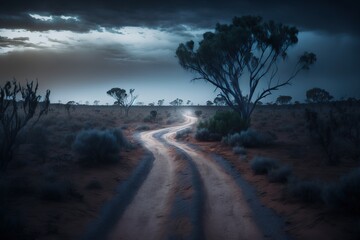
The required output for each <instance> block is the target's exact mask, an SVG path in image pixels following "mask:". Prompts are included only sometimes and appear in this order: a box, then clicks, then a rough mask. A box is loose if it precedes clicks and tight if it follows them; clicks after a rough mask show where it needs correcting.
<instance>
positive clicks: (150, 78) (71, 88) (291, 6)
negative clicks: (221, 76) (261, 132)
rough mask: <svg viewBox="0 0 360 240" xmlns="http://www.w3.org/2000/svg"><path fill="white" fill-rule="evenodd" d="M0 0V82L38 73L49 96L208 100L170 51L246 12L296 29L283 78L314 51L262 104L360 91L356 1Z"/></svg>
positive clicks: (208, 89) (206, 90)
mask: <svg viewBox="0 0 360 240" xmlns="http://www.w3.org/2000/svg"><path fill="white" fill-rule="evenodd" d="M0 1H1V4H0V5H1V9H0V83H1V84H3V83H4V82H6V81H8V80H12V79H13V78H14V77H15V78H16V79H18V80H20V81H23V82H24V81H25V79H29V80H33V79H36V78H37V79H38V80H39V85H40V88H41V90H42V91H45V89H51V91H52V93H51V100H52V102H58V101H59V100H61V101H62V102H67V101H69V100H75V101H82V102H83V103H84V102H85V101H89V102H90V103H92V102H93V101H94V100H100V103H101V104H105V103H110V104H111V103H113V101H114V100H113V99H112V98H111V97H109V96H107V95H106V91H107V90H109V89H110V88H112V87H121V88H125V89H129V88H135V89H136V90H135V93H137V94H138V95H139V97H138V101H139V102H145V103H149V102H157V100H159V99H165V103H168V102H170V101H172V100H174V99H175V98H182V99H183V100H184V101H187V100H191V101H192V102H193V103H194V104H198V103H200V104H204V103H205V102H206V101H207V100H209V99H210V100H212V99H213V98H214V97H215V96H216V95H217V93H216V92H214V87H213V86H211V85H210V84H206V83H204V82H200V81H197V82H191V81H190V80H191V79H192V77H194V75H193V74H191V73H188V72H185V71H184V70H183V69H182V68H181V67H180V66H179V64H178V62H177V59H176V57H175V50H176V48H177V46H178V45H179V43H181V42H186V41H188V40H191V39H192V40H194V41H195V42H196V41H199V40H200V39H201V36H202V34H203V33H204V32H206V31H212V30H213V29H214V26H215V24H216V23H217V22H220V23H229V22H230V21H231V19H232V17H234V16H242V15H249V14H251V15H260V16H262V17H263V18H264V19H265V20H269V19H273V20H275V21H280V22H282V23H284V24H289V25H294V26H296V27H298V29H299V30H300V33H299V36H298V37H299V43H298V44H297V46H296V47H293V48H292V49H290V51H289V59H288V61H287V63H286V66H284V67H283V68H282V69H281V71H280V75H279V76H280V77H281V76H284V77H286V76H287V75H286V73H287V72H288V69H290V68H292V67H293V64H294V62H295V61H296V59H297V57H298V56H299V55H300V54H301V53H302V52H304V51H305V50H306V51H312V52H315V53H316V54H317V58H318V61H317V63H316V65H315V66H314V67H313V68H312V69H311V70H310V71H309V72H303V73H301V74H300V75H299V76H298V77H297V78H296V79H294V81H293V84H292V85H291V86H287V87H286V88H283V89H281V90H279V91H276V92H273V95H272V96H269V97H268V98H267V99H266V100H265V102H266V101H273V100H274V99H276V97H277V96H278V95H281V94H287V95H291V96H293V97H294V100H299V101H303V100H304V98H305V91H306V90H307V89H309V88H312V87H321V88H324V89H326V90H328V91H329V92H331V93H332V94H333V95H334V96H335V97H336V98H341V97H346V98H347V97H357V98H359V97H360V91H359V89H360V79H359V75H358V73H357V69H358V66H359V63H360V56H359V54H360V41H359V40H360V39H359V38H360V28H359V27H358V26H359V23H360V19H359V14H358V12H360V11H359V10H360V9H359V7H358V6H357V5H358V4H357V3H356V1H350V0H345V1H341V2H329V1H324V0H320V1H316V3H314V1H309V0H305V1H284V0H276V1H271V2H270V1H265V0H253V1H249V0H240V1H229V0H222V1H217V0H207V1H206V0H193V1H190V2H187V1H180V0H174V1H164V0H157V1H151V2H150V1H146V0H137V1H130V0H124V1H115V0H112V1H95V0H88V1H80V0H77V1H76V0H73V1H68V0H65V1H64V0H63V1H60V0H54V1H39V0H36V1H18V0H13V1H11V2H10V1H6V2H5V1H2V0H0ZM244 87H246V85H245V86H244ZM260 88H261V86H260Z"/></svg>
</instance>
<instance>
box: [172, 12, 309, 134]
mask: <svg viewBox="0 0 360 240" xmlns="http://www.w3.org/2000/svg"><path fill="white" fill-rule="evenodd" d="M297 35H298V30H297V28H295V27H290V26H287V25H283V24H281V23H275V22H273V21H267V22H264V21H263V20H262V18H261V17H254V16H244V17H235V18H233V20H232V23H231V24H229V25H227V24H217V25H216V28H215V32H206V33H204V34H203V39H202V40H201V41H200V42H199V45H198V46H195V43H194V41H188V42H186V43H181V44H180V45H179V46H178V48H177V50H176V56H177V57H178V59H179V64H180V65H181V66H182V67H183V68H184V69H185V70H188V71H191V72H194V73H195V74H196V77H194V78H193V80H204V81H206V82H209V83H211V84H212V85H214V87H215V88H216V89H219V90H220V91H221V93H220V95H221V96H222V97H223V98H224V99H225V101H226V103H227V105H228V106H230V107H231V108H232V109H233V110H234V111H236V112H237V113H239V115H240V117H241V119H242V120H244V122H245V123H246V124H245V128H248V127H249V126H250V120H251V114H252V113H253V111H254V108H255V106H256V105H257V103H258V102H259V101H260V100H261V99H263V98H265V97H267V96H268V95H270V94H271V93H272V91H274V90H277V89H278V88H280V87H283V86H286V85H289V84H290V82H291V80H292V79H294V78H295V77H296V76H297V74H298V73H299V72H300V71H302V70H307V69H309V67H310V66H311V65H312V64H313V63H315V61H316V55H315V54H313V53H308V52H305V53H304V54H303V55H302V56H301V57H300V58H299V59H298V61H297V64H296V65H295V67H294V69H293V71H292V73H291V74H290V76H288V77H287V78H284V80H282V81H280V80H277V79H276V80H275V77H276V76H277V75H278V65H279V63H280V60H285V59H286V58H287V52H288V49H289V47H291V46H294V45H295V44H297V42H298V38H297ZM245 77H248V81H247V82H245V79H244V78H245ZM264 79H266V80H267V82H265V83H266V84H261V83H262V82H264ZM241 83H242V84H241ZM259 85H263V86H265V88H264V89H263V90H261V91H259V92H257V91H256V90H257V89H258V87H259ZM243 86H249V88H248V89H244V87H243ZM246 91H248V94H245V92H246ZM256 93H257V95H256Z"/></svg>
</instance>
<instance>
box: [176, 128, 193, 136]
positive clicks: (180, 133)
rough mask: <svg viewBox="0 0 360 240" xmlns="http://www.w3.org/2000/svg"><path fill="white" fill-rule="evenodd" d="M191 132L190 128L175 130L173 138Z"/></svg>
mask: <svg viewBox="0 0 360 240" xmlns="http://www.w3.org/2000/svg"><path fill="white" fill-rule="evenodd" d="M190 133H192V130H191V128H185V129H182V130H180V131H177V132H176V135H175V139H180V138H185V137H187V136H188V135H189V134H190Z"/></svg>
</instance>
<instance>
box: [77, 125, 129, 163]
mask: <svg viewBox="0 0 360 240" xmlns="http://www.w3.org/2000/svg"><path fill="white" fill-rule="evenodd" d="M127 145H128V143H127V141H126V139H125V137H124V136H123V134H122V132H121V131H120V130H119V129H114V130H95V129H91V130H83V131H81V132H80V133H79V134H78V135H77V136H76V138H75V141H74V143H73V145H72V148H73V150H74V151H75V152H76V153H77V154H78V156H79V163H80V164H81V165H82V166H89V167H90V166H96V165H101V164H111V163H116V162H118V161H119V152H120V150H121V148H123V147H126V146H127Z"/></svg>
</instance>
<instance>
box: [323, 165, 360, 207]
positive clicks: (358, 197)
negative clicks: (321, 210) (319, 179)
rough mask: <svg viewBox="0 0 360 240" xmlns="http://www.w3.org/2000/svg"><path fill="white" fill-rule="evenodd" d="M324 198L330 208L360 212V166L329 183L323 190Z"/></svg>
mask: <svg viewBox="0 0 360 240" xmlns="http://www.w3.org/2000/svg"><path fill="white" fill-rule="evenodd" d="M323 200H324V202H325V204H326V206H327V207H329V208H330V209H335V210H336V209H341V210H342V211H343V210H346V211H351V212H354V213H360V168H358V169H355V170H353V171H351V172H350V173H348V174H347V175H345V176H343V177H341V178H340V181H339V182H338V183H335V184H332V185H329V186H328V187H326V188H325V190H324V192H323Z"/></svg>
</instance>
